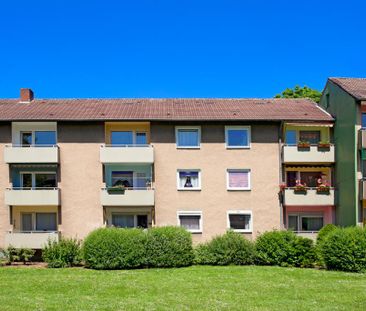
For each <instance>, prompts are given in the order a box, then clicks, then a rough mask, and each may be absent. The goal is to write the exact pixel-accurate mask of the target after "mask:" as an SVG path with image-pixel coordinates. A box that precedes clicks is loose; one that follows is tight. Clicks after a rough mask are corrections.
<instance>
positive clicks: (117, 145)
mask: <svg viewBox="0 0 366 311" xmlns="http://www.w3.org/2000/svg"><path fill="white" fill-rule="evenodd" d="M101 147H102V148H105V147H112V148H114V147H117V148H118V147H120V148H131V147H140V148H141V147H142V148H147V147H150V148H152V145H151V144H103V145H101Z"/></svg>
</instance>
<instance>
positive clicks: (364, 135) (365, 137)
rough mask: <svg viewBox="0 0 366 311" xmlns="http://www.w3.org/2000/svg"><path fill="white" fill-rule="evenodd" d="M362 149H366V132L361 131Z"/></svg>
mask: <svg viewBox="0 0 366 311" xmlns="http://www.w3.org/2000/svg"><path fill="white" fill-rule="evenodd" d="M361 147H362V148H366V130H365V129H362V130H361Z"/></svg>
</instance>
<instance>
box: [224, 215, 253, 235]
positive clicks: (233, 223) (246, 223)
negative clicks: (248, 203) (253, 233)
mask: <svg viewBox="0 0 366 311" xmlns="http://www.w3.org/2000/svg"><path fill="white" fill-rule="evenodd" d="M250 219H251V215H250V214H244V213H243V214H239V213H235V214H229V225H230V229H233V230H238V231H240V230H245V231H247V230H251V228H250Z"/></svg>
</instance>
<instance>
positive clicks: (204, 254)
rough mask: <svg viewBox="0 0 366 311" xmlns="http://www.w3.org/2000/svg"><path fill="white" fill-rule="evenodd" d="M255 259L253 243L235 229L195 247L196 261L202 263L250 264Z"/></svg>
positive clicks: (220, 264)
mask: <svg viewBox="0 0 366 311" xmlns="http://www.w3.org/2000/svg"><path fill="white" fill-rule="evenodd" d="M253 260H254V246H253V243H252V242H250V241H248V240H247V239H245V238H244V237H242V236H241V235H240V234H238V233H235V232H233V231H228V232H227V233H225V234H224V235H221V236H217V237H215V238H214V239H213V240H211V241H210V242H208V243H204V244H201V245H199V246H198V247H197V248H196V249H195V263H196V264H200V265H218V266H225V265H249V264H252V263H253Z"/></svg>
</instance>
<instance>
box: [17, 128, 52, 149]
mask: <svg viewBox="0 0 366 311" xmlns="http://www.w3.org/2000/svg"><path fill="white" fill-rule="evenodd" d="M36 132H55V136H56V143H55V144H53V145H45V146H56V145H57V130H24V131H23V130H21V131H19V142H20V145H23V144H22V134H23V133H30V134H31V135H32V143H31V144H30V146H36ZM40 146H42V145H40Z"/></svg>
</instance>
